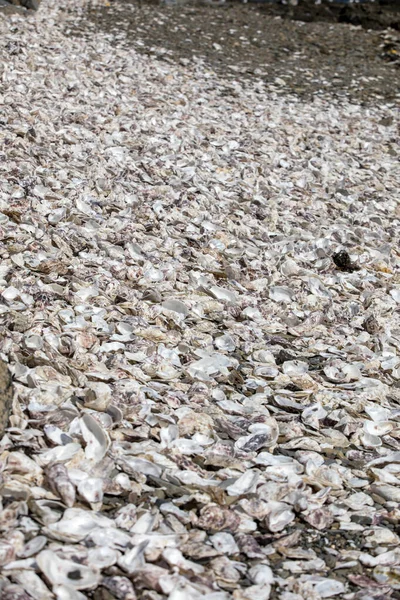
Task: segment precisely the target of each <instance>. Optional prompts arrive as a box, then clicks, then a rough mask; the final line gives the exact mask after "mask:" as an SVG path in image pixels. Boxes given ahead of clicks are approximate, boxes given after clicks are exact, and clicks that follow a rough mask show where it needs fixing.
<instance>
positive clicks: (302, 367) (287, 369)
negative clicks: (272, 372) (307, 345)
mask: <svg viewBox="0 0 400 600" xmlns="http://www.w3.org/2000/svg"><path fill="white" fill-rule="evenodd" d="M282 371H283V372H284V373H285V375H289V377H291V376H292V375H304V374H305V373H307V371H308V363H306V362H303V361H301V360H287V361H285V362H284V363H283V364H282Z"/></svg>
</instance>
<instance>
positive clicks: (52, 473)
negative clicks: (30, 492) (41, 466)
mask: <svg viewBox="0 0 400 600" xmlns="http://www.w3.org/2000/svg"><path fill="white" fill-rule="evenodd" d="M45 474H46V476H47V478H48V481H49V484H50V488H51V490H52V491H53V492H54V494H56V496H59V497H60V498H61V500H62V501H63V502H64V503H65V504H66V505H67V506H68V507H72V506H73V505H74V503H75V487H74V486H73V484H72V482H71V480H70V478H69V475H68V471H67V469H66V467H65V465H63V464H62V463H53V464H51V465H49V466H48V467H46V469H45Z"/></svg>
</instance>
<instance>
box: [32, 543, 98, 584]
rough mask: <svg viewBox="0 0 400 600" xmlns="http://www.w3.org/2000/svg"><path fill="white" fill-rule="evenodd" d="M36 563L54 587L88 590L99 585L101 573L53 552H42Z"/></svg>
mask: <svg viewBox="0 0 400 600" xmlns="http://www.w3.org/2000/svg"><path fill="white" fill-rule="evenodd" d="M36 562H37V564H38V567H39V569H40V571H41V572H42V573H43V575H44V576H45V577H46V579H47V580H48V581H50V583H51V584H52V585H65V586H67V587H71V588H73V589H76V590H87V589H90V588H94V587H95V586H96V585H98V584H99V581H100V572H99V571H98V569H96V568H95V567H87V566H85V565H81V564H79V563H76V562H72V561H70V560H63V559H61V558H59V557H58V556H57V554H55V553H54V552H52V551H51V550H42V552H40V553H39V554H38V555H37V557H36Z"/></svg>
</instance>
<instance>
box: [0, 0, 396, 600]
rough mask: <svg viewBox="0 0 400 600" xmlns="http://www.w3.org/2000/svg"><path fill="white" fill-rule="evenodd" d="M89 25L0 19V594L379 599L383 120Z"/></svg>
mask: <svg viewBox="0 0 400 600" xmlns="http://www.w3.org/2000/svg"><path fill="white" fill-rule="evenodd" d="M92 8H93V3H92ZM86 10H87V5H86V2H85V0H71V1H70V2H69V3H68V7H67V9H65V8H64V9H63V7H61V6H60V4H59V3H58V2H56V1H55V0H43V2H42V5H41V8H40V10H39V11H38V13H37V14H35V15H29V16H27V17H25V16H23V15H19V14H15V15H2V14H0V81H1V83H0V104H1V112H0V256H1V262H0V300H1V303H0V327H1V336H0V358H2V359H3V360H5V361H6V362H7V363H8V364H9V368H10V371H11V373H12V375H13V381H14V388H15V396H14V401H13V410H12V416H11V419H10V423H9V427H8V428H7V429H6V432H5V435H4V436H3V438H2V439H1V441H0V470H1V479H0V498H1V510H0V536H1V537H0V565H1V575H0V596H1V599H2V600H31V599H33V600H50V599H56V600H83V599H85V598H89V599H94V600H135V599H137V600H230V599H233V600H268V599H271V600H321V599H323V598H331V597H333V598H343V599H344V600H371V599H372V600H378V599H387V598H391V599H396V598H399V591H400V584H399V576H400V549H399V542H400V537H399V536H400V522H399V518H400V510H399V501H400V427H399V422H400V312H399V306H400V255H399V217H400V207H399V180H400V177H399V175H400V172H399V171H400V169H399V161H398V154H399V148H398V108H397V105H396V102H395V101H393V102H392V103H385V102H384V101H383V100H382V101H381V102H380V103H379V104H378V103H375V104H374V103H371V104H369V105H368V106H367V105H361V104H357V103H349V102H348V101H347V100H346V99H345V98H344V99H343V98H341V99H337V98H335V97H334V96H333V95H331V94H328V92H326V93H324V94H321V95H319V96H317V97H315V98H314V100H313V101H312V102H311V101H310V102H303V101H302V100H301V99H300V98H299V97H296V96H291V95H285V94H282V93H278V92H277V90H276V85H274V84H272V83H271V85H268V84H266V83H265V82H264V81H262V80H257V79H256V78H254V79H253V80H246V81H241V80H240V79H239V78H238V79H234V78H232V77H230V78H229V79H226V80H225V79H223V78H222V76H221V74H216V73H215V72H214V71H213V70H212V69H211V68H209V67H208V66H207V65H206V64H205V63H203V62H202V61H192V62H191V63H190V64H188V63H187V62H186V61H183V62H182V63H181V64H174V63H173V62H171V61H166V60H164V61H160V60H156V59H155V58H154V57H152V56H145V55H143V54H138V53H136V51H135V50H134V49H132V48H131V47H129V45H127V44H124V43H119V42H118V39H116V38H115V36H114V35H113V34H111V33H110V34H108V35H106V34H105V33H104V32H103V31H100V30H98V31H97V30H96V29H95V28H93V27H92V28H89V27H88V29H87V31H86V33H85V32H83V33H82V34H81V35H80V36H79V37H71V36H70V35H66V31H67V30H71V29H72V28H73V26H74V24H75V23H76V22H77V21H79V19H83V18H84V16H85V14H86ZM138 10H139V8H138ZM343 27H348V26H346V25H343ZM122 37H123V36H122ZM278 86H279V83H278ZM2 402H3V400H2V398H1V397H0V404H1V403H2ZM0 414H1V411H0Z"/></svg>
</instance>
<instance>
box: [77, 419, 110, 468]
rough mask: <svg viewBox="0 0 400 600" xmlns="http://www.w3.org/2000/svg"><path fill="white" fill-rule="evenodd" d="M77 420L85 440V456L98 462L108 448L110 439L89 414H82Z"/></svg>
mask: <svg viewBox="0 0 400 600" xmlns="http://www.w3.org/2000/svg"><path fill="white" fill-rule="evenodd" d="M79 422H80V427H81V431H82V435H83V439H84V440H85V442H86V448H85V455H86V458H87V459H88V460H93V461H96V462H99V461H100V460H101V459H102V458H104V456H105V455H106V453H107V450H108V448H109V445H110V440H109V438H108V435H107V433H106V432H105V431H104V429H103V428H102V427H101V426H100V425H99V424H98V423H97V421H96V420H95V419H94V418H93V417H91V416H90V415H89V414H84V415H83V417H82V418H81V419H80V421H79Z"/></svg>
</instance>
